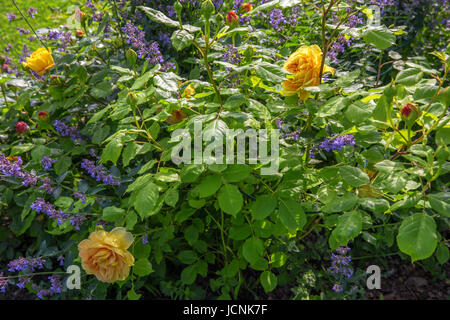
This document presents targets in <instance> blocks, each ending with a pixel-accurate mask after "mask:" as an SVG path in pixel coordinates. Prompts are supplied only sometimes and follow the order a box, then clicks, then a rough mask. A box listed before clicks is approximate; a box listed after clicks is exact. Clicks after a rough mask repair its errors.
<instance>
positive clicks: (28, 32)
mask: <svg viewBox="0 0 450 320" xmlns="http://www.w3.org/2000/svg"><path fill="white" fill-rule="evenodd" d="M16 29H17V31H19V35H24V34H30V30H28V29H24V28H20V27H16Z"/></svg>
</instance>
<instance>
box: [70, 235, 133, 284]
mask: <svg viewBox="0 0 450 320" xmlns="http://www.w3.org/2000/svg"><path fill="white" fill-rule="evenodd" d="M133 241H134V238H133V235H132V234H131V233H129V232H127V231H126V229H125V228H114V229H113V230H111V232H106V231H104V230H100V231H95V232H92V233H91V234H90V235H89V238H88V239H85V240H83V241H81V242H80V243H79V244H78V251H79V255H80V257H81V264H82V266H83V269H84V270H86V272H87V273H88V274H95V276H96V277H97V279H98V280H99V281H102V282H109V283H111V282H115V281H117V280H125V279H126V278H127V277H128V274H129V273H130V267H131V266H132V265H134V257H133V255H132V254H131V253H130V252H129V251H128V250H127V249H128V248H129V247H130V246H131V244H132V243H133Z"/></svg>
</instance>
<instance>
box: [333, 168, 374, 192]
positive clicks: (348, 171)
mask: <svg viewBox="0 0 450 320" xmlns="http://www.w3.org/2000/svg"><path fill="white" fill-rule="evenodd" d="M339 173H340V174H341V176H342V179H344V181H345V182H346V183H348V184H349V185H351V186H353V187H362V186H365V185H368V184H369V183H370V178H369V176H368V175H367V174H366V173H365V172H363V171H362V170H361V169H359V168H355V167H351V166H342V167H339Z"/></svg>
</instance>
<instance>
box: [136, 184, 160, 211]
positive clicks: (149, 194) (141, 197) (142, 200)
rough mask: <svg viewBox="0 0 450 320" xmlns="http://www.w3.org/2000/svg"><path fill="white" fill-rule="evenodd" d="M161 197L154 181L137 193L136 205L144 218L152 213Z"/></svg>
mask: <svg viewBox="0 0 450 320" xmlns="http://www.w3.org/2000/svg"><path fill="white" fill-rule="evenodd" d="M158 198H159V191H158V187H157V186H156V185H155V184H154V183H149V184H147V185H146V186H145V187H144V188H142V189H141V190H140V191H139V192H138V194H137V195H136V201H135V202H134V207H135V209H136V211H137V212H138V213H139V215H140V216H141V218H142V219H145V218H147V217H148V216H149V215H151V213H152V210H153V208H154V207H155V205H156V202H157V201H158Z"/></svg>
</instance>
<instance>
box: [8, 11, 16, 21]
mask: <svg viewBox="0 0 450 320" xmlns="http://www.w3.org/2000/svg"><path fill="white" fill-rule="evenodd" d="M6 16H7V18H8V21H13V20H15V19H16V15H15V14H14V13H7V14H6Z"/></svg>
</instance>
